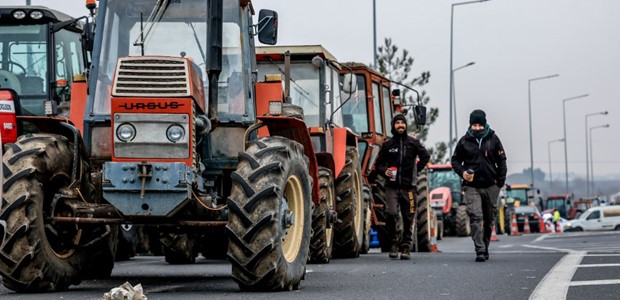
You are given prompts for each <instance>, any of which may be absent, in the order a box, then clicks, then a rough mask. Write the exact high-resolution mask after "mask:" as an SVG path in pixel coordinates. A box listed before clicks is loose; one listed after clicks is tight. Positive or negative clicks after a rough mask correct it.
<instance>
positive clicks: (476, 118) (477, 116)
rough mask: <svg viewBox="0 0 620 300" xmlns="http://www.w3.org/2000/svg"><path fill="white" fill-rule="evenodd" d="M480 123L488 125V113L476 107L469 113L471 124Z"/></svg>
mask: <svg viewBox="0 0 620 300" xmlns="http://www.w3.org/2000/svg"><path fill="white" fill-rule="evenodd" d="M474 124H480V125H482V126H485V125H487V114H485V113H484V111H483V110H481V109H476V110H474V111H472V112H471V114H470V115H469V125H470V126H471V125H474Z"/></svg>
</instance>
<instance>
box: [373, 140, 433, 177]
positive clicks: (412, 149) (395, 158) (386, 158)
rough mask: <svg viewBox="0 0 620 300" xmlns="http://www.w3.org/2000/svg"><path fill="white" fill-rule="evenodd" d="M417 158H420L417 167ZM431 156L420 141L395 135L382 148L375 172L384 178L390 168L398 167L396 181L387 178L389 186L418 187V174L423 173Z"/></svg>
mask: <svg viewBox="0 0 620 300" xmlns="http://www.w3.org/2000/svg"><path fill="white" fill-rule="evenodd" d="M416 157H419V158H420V161H418V164H417V168H415V166H416V163H415V161H416ZM430 158H431V155H430V154H429V153H428V151H427V150H426V148H424V146H422V144H421V143H420V141H418V140H417V139H415V138H413V137H410V136H408V135H395V136H394V137H392V138H391V139H388V140H387V141H385V142H384V143H383V145H382V146H381V150H379V155H377V160H376V161H375V170H377V173H378V174H379V175H381V176H383V177H386V176H385V171H386V170H387V169H388V168H389V167H396V168H398V171H397V173H396V181H391V180H390V179H389V178H387V177H386V178H387V185H388V186H390V187H395V188H412V187H415V185H416V179H417V172H419V171H422V170H423V169H424V167H426V164H427V163H428V161H429V159H430Z"/></svg>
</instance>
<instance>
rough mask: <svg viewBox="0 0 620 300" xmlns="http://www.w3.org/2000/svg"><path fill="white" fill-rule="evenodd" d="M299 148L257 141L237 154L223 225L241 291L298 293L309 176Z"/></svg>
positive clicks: (307, 227)
mask: <svg viewBox="0 0 620 300" xmlns="http://www.w3.org/2000/svg"><path fill="white" fill-rule="evenodd" d="M308 170H309V166H308V158H307V157H306V156H305V155H304V150H303V146H302V145H300V144H299V143H297V142H295V141H292V140H289V139H286V138H282V137H266V138H261V139H259V140H257V141H255V142H254V143H252V144H251V145H250V147H249V148H248V149H247V150H246V152H242V153H239V165H238V167H237V170H236V171H235V172H233V173H232V174H231V178H232V190H231V195H230V197H229V199H228V207H229V209H230V216H229V218H228V225H227V226H226V230H227V234H228V238H229V241H228V259H229V261H230V262H231V264H232V276H233V279H234V280H235V281H236V282H237V284H238V285H239V287H240V288H241V289H242V290H257V291H273V290H292V289H298V288H299V283H300V281H301V279H302V278H303V277H304V275H305V272H306V262H307V260H308V252H309V244H310V238H311V236H310V235H311V224H312V210H311V203H312V191H311V190H312V184H313V182H312V177H310V176H309V174H308Z"/></svg>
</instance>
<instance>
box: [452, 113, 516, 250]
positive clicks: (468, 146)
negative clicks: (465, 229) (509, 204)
mask: <svg viewBox="0 0 620 300" xmlns="http://www.w3.org/2000/svg"><path fill="white" fill-rule="evenodd" d="M469 125H470V127H469V129H468V130H467V133H466V134H465V135H464V136H463V137H462V138H461V139H460V140H459V142H458V143H457V145H456V149H455V150H454V155H452V169H453V170H454V172H456V174H458V175H459V176H461V177H462V178H463V180H464V181H463V186H464V187H463V190H464V191H465V197H464V198H465V200H464V202H465V204H466V205H467V214H468V215H469V218H470V224H471V238H472V240H474V246H475V250H476V261H477V262H484V261H485V260H488V259H489V241H490V240H491V231H492V230H493V225H494V224H495V213H496V211H497V205H496V202H497V197H498V196H499V190H500V188H501V187H502V186H503V185H504V183H505V182H506V171H507V168H506V153H505V152H504V147H503V146H502V142H501V141H500V140H499V138H498V137H497V135H495V131H493V130H492V129H491V127H490V126H489V124H487V120H486V114H485V113H484V111H482V110H479V109H477V110H474V111H473V112H472V113H471V115H470V116H469ZM481 221H483V222H484V232H483V231H482V228H481V224H480V222H481Z"/></svg>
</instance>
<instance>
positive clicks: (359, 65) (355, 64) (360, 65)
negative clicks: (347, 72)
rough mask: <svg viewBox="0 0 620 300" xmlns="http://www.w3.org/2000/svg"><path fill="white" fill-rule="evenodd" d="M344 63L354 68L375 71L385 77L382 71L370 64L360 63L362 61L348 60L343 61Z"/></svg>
mask: <svg viewBox="0 0 620 300" xmlns="http://www.w3.org/2000/svg"><path fill="white" fill-rule="evenodd" d="M343 65H345V66H347V67H349V68H351V69H353V70H364V71H368V72H370V73H374V74H375V75H377V76H379V77H384V78H385V75H383V74H382V73H381V72H379V71H377V70H375V69H373V68H371V67H370V66H368V65H366V64H364V63H360V62H346V63H343Z"/></svg>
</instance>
